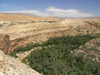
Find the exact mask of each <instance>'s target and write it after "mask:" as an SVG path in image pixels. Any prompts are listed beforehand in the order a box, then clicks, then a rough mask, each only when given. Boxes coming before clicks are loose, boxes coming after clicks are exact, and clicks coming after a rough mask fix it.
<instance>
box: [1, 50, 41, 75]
mask: <svg viewBox="0 0 100 75" xmlns="http://www.w3.org/2000/svg"><path fill="white" fill-rule="evenodd" d="M0 75H41V74H39V73H38V72H36V71H35V70H33V69H31V68H30V67H29V66H27V65H25V64H23V63H22V62H21V61H20V60H18V59H15V58H13V57H10V56H9V55H5V54H4V53H3V52H2V51H1V50H0Z"/></svg>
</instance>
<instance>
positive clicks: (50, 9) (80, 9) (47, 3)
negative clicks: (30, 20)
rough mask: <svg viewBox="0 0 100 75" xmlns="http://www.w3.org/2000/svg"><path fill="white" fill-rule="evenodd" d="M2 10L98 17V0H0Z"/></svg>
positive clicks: (99, 7) (99, 5)
mask: <svg viewBox="0 0 100 75" xmlns="http://www.w3.org/2000/svg"><path fill="white" fill-rule="evenodd" d="M2 12H7V13H30V14H34V15H38V16H45V17H46V16H59V17H92V16H99V17H100V0H0V13H2Z"/></svg>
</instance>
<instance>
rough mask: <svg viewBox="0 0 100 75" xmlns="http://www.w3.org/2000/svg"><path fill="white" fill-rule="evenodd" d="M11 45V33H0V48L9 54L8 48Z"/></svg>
mask: <svg viewBox="0 0 100 75" xmlns="http://www.w3.org/2000/svg"><path fill="white" fill-rule="evenodd" d="M9 47H10V37H9V35H6V34H5V35H4V34H1V35H0V49H1V50H2V51H3V52H4V53H5V54H8V49H9Z"/></svg>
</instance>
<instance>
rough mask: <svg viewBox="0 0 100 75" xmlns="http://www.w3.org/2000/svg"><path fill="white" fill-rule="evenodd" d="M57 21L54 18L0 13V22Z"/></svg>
mask: <svg viewBox="0 0 100 75" xmlns="http://www.w3.org/2000/svg"><path fill="white" fill-rule="evenodd" d="M53 20H59V19H56V18H54V17H36V16H25V15H23V14H13V15H12V16H11V15H7V14H1V13H0V21H2V22H5V23H6V22H20V21H53Z"/></svg>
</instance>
